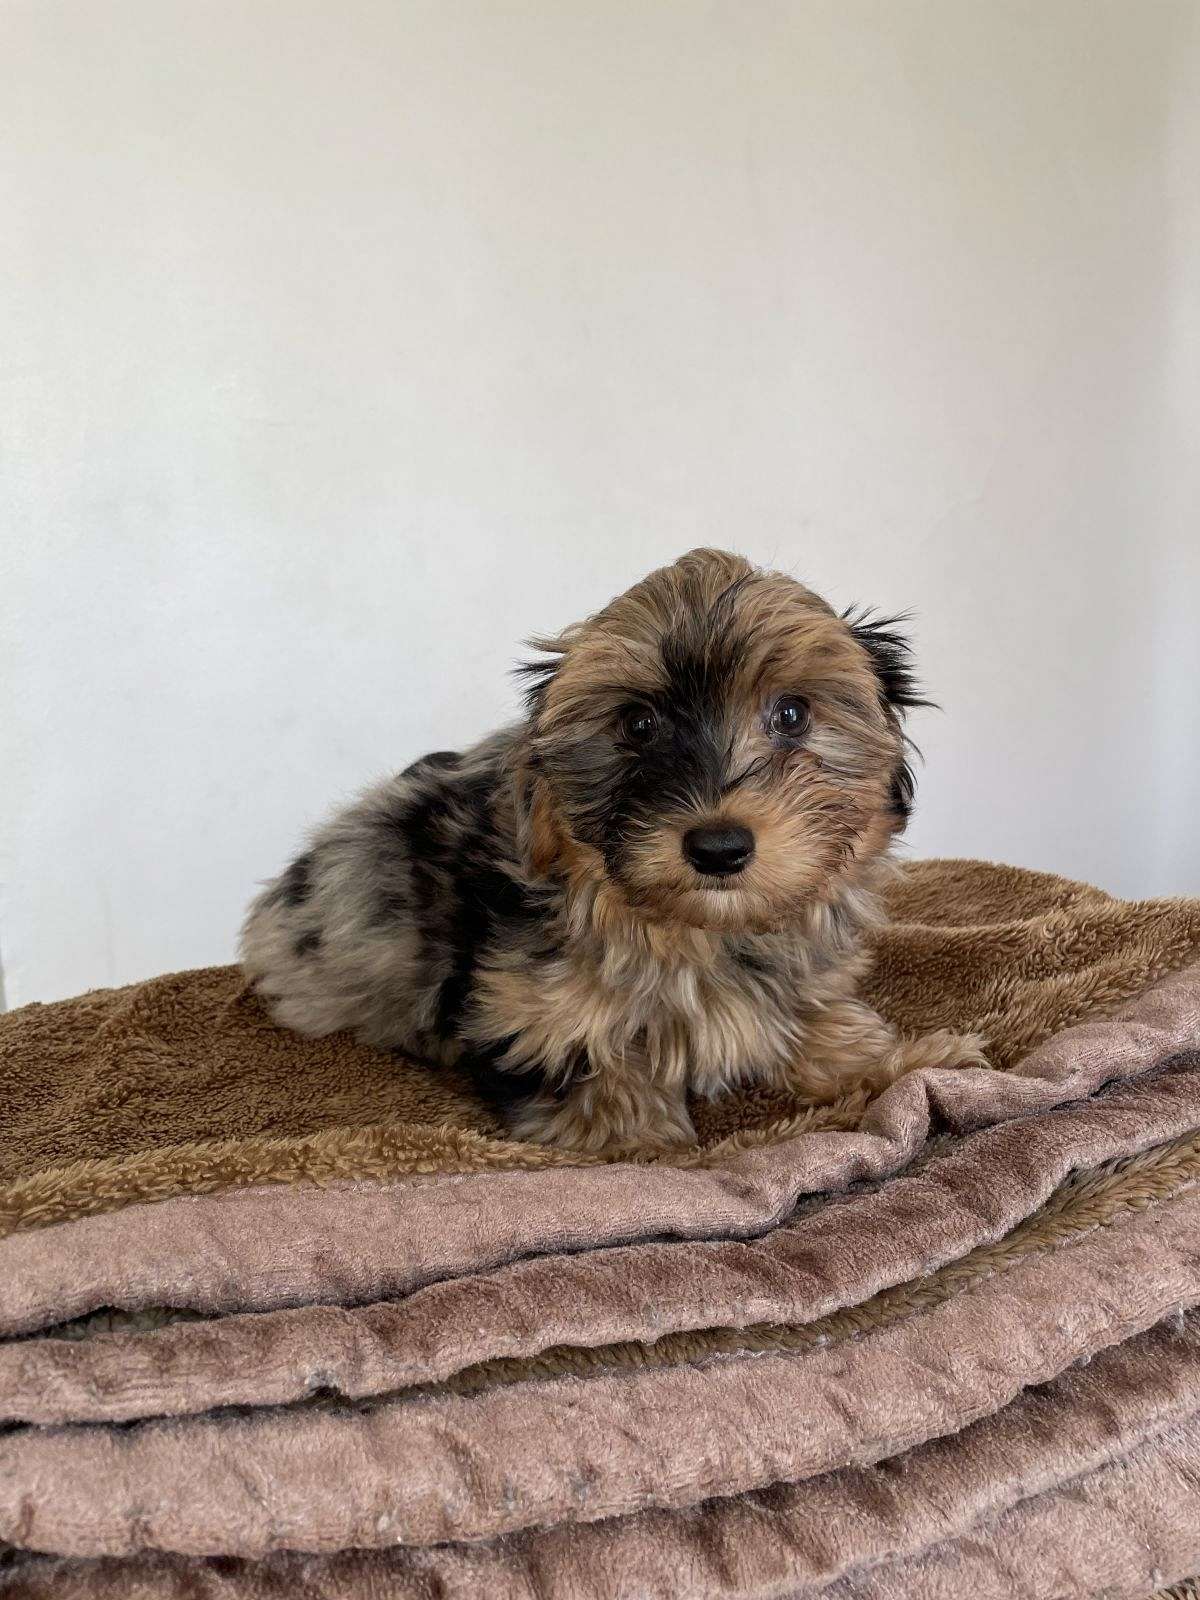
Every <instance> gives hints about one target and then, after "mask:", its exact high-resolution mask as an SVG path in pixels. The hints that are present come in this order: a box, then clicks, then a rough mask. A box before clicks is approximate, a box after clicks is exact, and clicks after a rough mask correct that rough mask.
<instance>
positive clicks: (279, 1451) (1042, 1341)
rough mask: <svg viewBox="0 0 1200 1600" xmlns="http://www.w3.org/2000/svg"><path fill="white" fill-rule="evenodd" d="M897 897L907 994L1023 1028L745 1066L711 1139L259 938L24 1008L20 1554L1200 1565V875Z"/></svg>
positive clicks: (326, 1584)
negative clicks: (467, 1043)
mask: <svg viewBox="0 0 1200 1600" xmlns="http://www.w3.org/2000/svg"><path fill="white" fill-rule="evenodd" d="M891 909H892V914H893V921H892V923H891V924H890V926H889V927H888V928H886V929H885V930H883V931H882V932H881V933H880V935H879V939H878V945H877V949H876V961H875V968H874V972H873V976H872V979H871V985H872V998H873V999H874V1000H875V1002H876V1003H877V1004H879V1005H880V1006H881V1008H882V1009H883V1010H884V1011H885V1012H886V1013H887V1014H888V1015H889V1016H891V1017H892V1018H893V1019H894V1020H895V1021H896V1023H897V1024H898V1025H899V1026H901V1027H902V1028H904V1029H906V1030H912V1031H918V1030H920V1029H922V1028H926V1027H935V1026H950V1027H956V1028H966V1029H972V1030H981V1031H983V1032H984V1033H985V1034H987V1035H988V1037H989V1040H990V1041H991V1044H990V1055H991V1058H992V1059H993V1060H995V1061H996V1062H997V1064H998V1066H999V1067H1000V1068H1001V1070H984V1069H968V1070H964V1071H961V1072H957V1073H955V1072H922V1073H918V1074H913V1075H912V1076H911V1077H910V1078H908V1079H905V1080H902V1081H901V1082H900V1083H898V1084H896V1085H894V1086H893V1087H892V1088H891V1089H889V1090H888V1091H887V1093H886V1094H884V1095H883V1096H881V1097H880V1098H879V1099H878V1100H877V1101H875V1102H873V1103H872V1104H870V1105H864V1104H863V1103H862V1102H861V1101H859V1100H857V1099H856V1098H855V1097H853V1096H847V1097H846V1099H845V1100H843V1101H842V1102H840V1103H838V1104H835V1105H834V1106H832V1107H820V1108H813V1107H806V1106H803V1105H798V1104H794V1103H791V1102H788V1101H786V1100H785V1099H783V1098H782V1097H778V1096H767V1095H761V1094H755V1093H748V1094H745V1095H741V1096H734V1097H731V1099H730V1101H728V1102H725V1103H722V1104H720V1105H718V1106H716V1107H710V1108H704V1107H700V1108H698V1116H697V1124H698V1127H699V1129H700V1132H701V1143H700V1145H699V1146H698V1147H697V1148H696V1149H695V1150H694V1151H692V1152H685V1153H683V1154H682V1155H681V1156H679V1157H678V1158H676V1159H673V1160H672V1161H671V1162H653V1163H642V1164H639V1163H631V1162H627V1161H625V1162H612V1163H605V1162H598V1161H596V1160H590V1161H586V1160H581V1159H578V1158H572V1157H569V1156H567V1155H565V1154H564V1153H562V1152H547V1151H544V1150H541V1149H539V1148H536V1147H529V1146H523V1145H519V1144H514V1143H512V1142H509V1141H506V1140H505V1139H504V1138H503V1137H502V1136H501V1130H500V1129H499V1128H498V1127H497V1126H496V1124H495V1123H494V1122H493V1121H492V1120H491V1119H490V1115H489V1113H488V1112H487V1111H486V1110H485V1109H483V1108H482V1107H479V1106H477V1105H476V1104H475V1102H474V1101H473V1100H472V1099H471V1097H470V1094H469V1092H468V1090H467V1089H466V1087H465V1086H464V1085H463V1084H461V1083H460V1082H458V1081H457V1080H456V1079H454V1077H453V1075H449V1076H448V1077H446V1078H445V1079H444V1080H443V1079H442V1078H440V1077H438V1076H436V1075H434V1074H431V1073H428V1072H426V1071H424V1069H421V1068H420V1067H417V1066H415V1065H412V1064H407V1063H403V1062H399V1061H396V1060H394V1059H393V1058H390V1057H387V1056H384V1055H381V1054H379V1053H377V1052H372V1051H364V1050H363V1048H362V1047H359V1046H356V1045H354V1044H353V1043H352V1042H351V1041H349V1040H347V1039H344V1038H335V1039H333V1040H327V1041H319V1042H318V1043H317V1044H315V1045H314V1044H312V1042H311V1041H309V1042H306V1041H298V1040H295V1039H293V1038H292V1037H291V1036H289V1035H283V1034H281V1033H279V1032H278V1030H275V1029H273V1028H271V1027H270V1025H269V1024H268V1023H267V1022H266V1020H265V1019H264V1017H263V1016H262V1014H261V1012H259V1011H258V1009H257V1007H256V1004H255V1002H254V1001H253V999H252V997H250V996H248V995H247V994H246V993H245V992H244V990H243V989H242V988H241V986H240V982H239V980H238V978H237V975H236V974H235V973H233V972H232V971H230V970H228V969H209V970H207V971H203V972H200V973H196V974H179V975H175V976H173V977H171V978H166V979H156V980H152V981H151V982H150V983H147V984H144V985H139V986H135V987H134V988H133V989H131V990H125V991H113V992H101V993H99V994H97V995H91V996H85V997H83V998H82V999H81V1000H79V1001H71V1002H64V1003H62V1004H61V1005H59V1006H47V1007H29V1008H26V1009H25V1010H24V1011H22V1012H17V1013H14V1014H12V1015H11V1016H10V1017H7V1018H4V1019H0V1090H2V1091H3V1093H4V1095H5V1097H6V1100H5V1103H6V1108H7V1105H8V1101H9V1099H10V1098H11V1103H12V1107H13V1117H12V1120H11V1121H10V1122H8V1123H6V1125H5V1128H4V1130H3V1131H2V1132H0V1233H6V1234H7V1236H6V1237H0V1595H4V1596H8V1595H22V1594H25V1595H30V1596H36V1595H42V1594H45V1595H49V1594H63V1595H66V1596H71V1595H77V1596H80V1597H81V1600H82V1597H84V1596H88V1597H93V1596H94V1597H100V1596H103V1595H109V1594H114V1595H115V1594H122V1595H126V1594H128V1595H132V1596H138V1595H146V1596H151V1595H179V1596H183V1595H189V1596H190V1595H210V1594H211V1595H213V1596H220V1597H222V1600H224V1597H230V1600H233V1597H235V1596H237V1597H243V1596H244V1597H247V1600H250V1597H254V1600H258V1597H263V1600H265V1597H267V1596H274V1595H277V1594H278V1595H284V1594H286V1595H288V1596H293V1595H295V1596H300V1597H304V1596H307V1595H312V1596H314V1597H316V1596H333V1595H338V1596H339V1597H341V1596H346V1597H349V1600H353V1597H354V1596H356V1595H361V1596H363V1597H364V1600H366V1597H368V1596H370V1597H372V1600H374V1597H376V1596H378V1595H385V1594H386V1595H393V1594H394V1595H396V1596H407V1595H412V1596H414V1597H415V1596H426V1595H428V1594H430V1593H435V1592H436V1593H439V1594H444V1595H463V1596H467V1595H473V1594H480V1595H488V1596H493V1595H495V1596H497V1597H501V1600H502V1597H505V1596H510V1595H511V1596H514V1597H516V1596H522V1597H524V1596H534V1595H542V1594H546V1593H553V1594H554V1595H555V1596H559V1595H564V1596H566V1597H567V1600H576V1597H578V1600H585V1597H591V1596H595V1597H597V1600H601V1597H604V1600H608V1597H610V1596H616V1595H626V1594H630V1595H632V1594H638V1595H654V1596H662V1597H664V1600H666V1597H678V1600H683V1597H685V1596H692V1595H714V1596H716V1595H720V1596H723V1597H728V1600H749V1597H751V1596H760V1595H761V1596H763V1597H765V1596H767V1595H771V1596H786V1595H795V1596H806V1597H807V1596H809V1595H816V1594H821V1595H823V1596H828V1597H830V1600H852V1597H858V1596H862V1597H864V1600H866V1597H878V1600H893V1597H895V1600H900V1597H901V1596H912V1597H916V1600H920V1597H921V1596H925V1595H928V1596H929V1597H931V1600H932V1597H934V1596H942V1595H946V1594H949V1593H951V1592H953V1593H972V1594H979V1595H983V1596H986V1595H992V1594H995V1595H996V1596H1000V1595H1006V1596H1007V1595H1024V1594H1028V1595H1030V1596H1033V1595H1044V1594H1049V1593H1053V1594H1061V1595H1063V1596H1071V1595H1081V1596H1082V1595H1085V1594H1091V1593H1096V1592H1099V1589H1098V1587H1097V1585H1102V1586H1103V1587H1104V1592H1105V1593H1106V1594H1112V1595H1114V1596H1123V1595H1128V1596H1147V1597H1148V1596H1150V1595H1151V1594H1153V1593H1154V1592H1155V1591H1156V1590H1159V1589H1162V1588H1164V1587H1165V1586H1167V1585H1168V1584H1171V1583H1174V1582H1177V1581H1179V1580H1182V1579H1185V1578H1188V1577H1190V1576H1191V1575H1193V1574H1195V1573H1198V1572H1200V1500H1198V1499H1197V1496H1198V1495H1200V1489H1198V1487H1197V1484H1198V1483H1200V1479H1197V1477H1196V1474H1195V1472H1194V1470H1193V1469H1192V1465H1191V1463H1192V1461H1193V1460H1194V1449H1195V1444H1196V1442H1197V1439H1200V1323H1198V1322H1197V1318H1198V1317H1200V1309H1194V1308H1200V905H1198V904H1197V903H1194V902H1187V901H1164V902H1144V903H1141V904H1136V905H1128V904H1125V903H1123V902H1119V901H1116V900H1113V899H1111V898H1110V897H1108V896H1106V895H1103V894H1101V893H1100V892H1099V891H1097V890H1094V889H1090V888H1088V887H1087V886H1084V885H1076V884H1069V883H1066V882H1065V881H1064V880H1060V879H1055V878H1052V877H1050V876H1048V875H1044V874H1030V873H1021V872H1019V871H1017V870H1016V869H1012V868H996V867H990V866H986V865H983V864H980V863H968V862H942V863H939V862H924V863H916V864H914V865H912V866H910V867H909V868H907V869H905V871H904V873H903V874H902V875H901V877H900V879H899V881H898V884H897V887H896V890H895V894H894V897H893V904H892V908H891ZM39 1074H40V1077H39ZM322 1083H323V1084H324V1091H323V1094H322V1088H321V1085H322ZM272 1097H275V1098H274V1100H273V1098H272ZM39 1108H40V1109H39ZM139 1119H140V1121H139ZM139 1126H140V1129H141V1131H140V1133H139V1131H138V1129H139ZM5 1549H7V1558H6V1557H5V1556H4V1554H3V1552H4V1551H5ZM1006 1585H1007V1586H1006Z"/></svg>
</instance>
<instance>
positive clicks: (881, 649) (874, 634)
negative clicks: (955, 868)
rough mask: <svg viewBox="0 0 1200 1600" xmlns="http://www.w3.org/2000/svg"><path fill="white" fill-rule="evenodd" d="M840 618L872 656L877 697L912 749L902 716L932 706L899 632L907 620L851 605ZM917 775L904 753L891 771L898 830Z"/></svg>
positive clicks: (909, 805)
mask: <svg viewBox="0 0 1200 1600" xmlns="http://www.w3.org/2000/svg"><path fill="white" fill-rule="evenodd" d="M842 620H843V621H844V622H845V623H846V624H847V625H848V627H849V629H850V632H851V633H852V634H853V635H854V637H855V638H856V639H857V640H858V642H859V644H861V645H862V647H863V649H864V650H865V651H866V652H867V654H868V656H870V658H871V666H872V668H873V669H874V672H875V677H876V678H877V680H878V682H879V699H880V703H881V704H882V706H883V709H884V711H885V712H886V713H887V716H888V719H889V721H891V722H892V723H893V725H894V726H895V727H896V729H897V731H899V732H900V735H901V738H902V739H903V741H904V743H903V749H904V750H905V751H909V750H912V751H915V750H916V746H915V745H914V744H913V742H912V740H911V739H909V738H907V737H906V736H905V735H904V733H903V725H904V718H905V715H906V714H907V713H908V712H909V711H911V710H913V709H914V708H915V707H916V706H932V705H933V704H934V702H933V701H932V700H926V699H925V697H924V696H923V695H922V694H921V692H920V686H919V685H918V683H917V679H916V674H915V672H914V669H913V659H912V645H911V644H910V643H909V641H908V636H907V634H905V633H903V632H901V629H902V627H903V626H904V624H905V623H906V622H907V621H908V620H909V619H908V617H907V615H904V616H899V617H877V616H874V615H873V614H872V613H871V612H870V611H869V610H868V609H867V608H866V607H863V606H857V607H856V606H851V607H850V608H849V610H847V611H843V612H842ZM915 789H916V778H915V777H914V775H913V769H912V765H911V763H910V761H909V759H908V756H907V754H905V755H903V756H902V757H901V759H900V761H899V762H898V764H897V766H896V769H895V771H894V772H893V774H892V787H891V795H890V805H891V810H892V815H893V816H894V817H895V818H896V826H897V830H899V829H901V828H903V827H904V825H905V823H906V822H907V821H908V819H909V817H910V815H911V814H912V803H913V793H914V791H915Z"/></svg>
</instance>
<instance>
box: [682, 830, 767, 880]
mask: <svg viewBox="0 0 1200 1600" xmlns="http://www.w3.org/2000/svg"><path fill="white" fill-rule="evenodd" d="M683 854H684V859H685V860H686V861H687V862H688V864H689V866H693V867H695V869H696V871H697V872H701V873H703V874H704V876H705V877H706V878H715V877H729V876H730V875H732V874H733V873H736V872H740V871H741V870H742V868H743V867H744V866H745V865H746V863H747V862H748V861H749V860H750V858H751V856H752V855H753V854H754V835H753V834H752V833H751V832H750V829H749V828H721V827H712V828H689V829H688V831H687V832H686V833H685V834H684V836H683Z"/></svg>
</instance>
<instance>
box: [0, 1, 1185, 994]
mask: <svg viewBox="0 0 1200 1600" xmlns="http://www.w3.org/2000/svg"><path fill="white" fill-rule="evenodd" d="M0 30H2V33H3V43H2V48H0V80H2V81H0V124H2V126H0V181H2V185H3V189H2V193H0V216H2V217H3V219H4V221H3V227H4V235H5V237H4V245H3V250H2V252H0V308H2V315H3V319H4V327H3V344H2V348H0V361H2V379H3V382H2V385H0V407H2V416H3V446H4V453H3V459H2V463H0V473H2V479H0V483H2V488H0V518H2V533H3V541H2V547H0V548H2V558H0V628H2V642H3V643H2V647H3V661H2V666H3V685H2V698H0V717H2V726H3V748H2V761H3V767H2V771H0V848H2V855H0V955H2V957H3V962H4V969H5V976H6V984H7V999H8V1003H9V1004H10V1005H13V1004H19V1003H22V1002H24V1001H28V1000H33V999H48V998H53V997H56V996H60V995H64V994H68V993H70V992H72V991H75V990H78V989H82V988H85V987H91V986H95V985H102V984H111V983H116V982H123V981H127V980H131V979H134V978H138V977H141V976H143V975H145V974H148V973H152V972H156V971H161V970H165V969H168V968H172V967H180V966H185V965H191V964H198V963H206V962H216V961H225V960H228V959H229V958H230V957H231V955H232V952H233V945H234V938H235V933H236V928H237V925H238V922H239V919H240V915H241V910H242V906H243V904H244V902H245V901H246V899H247V897H248V896H249V894H250V893H251V892H252V889H253V886H254V884H255V882H256V880H257V879H259V878H261V877H263V876H265V875H266V874H267V873H268V872H271V871H273V870H275V869H276V868H277V867H278V866H279V865H280V864H281V863H282V861H283V860H284V858H285V857H286V855H287V853H288V851H289V850H290V849H291V848H292V846H293V845H294V844H295V843H296V842H297V840H298V838H299V836H300V834H301V833H302V831H303V829H304V828H305V827H306V826H307V825H308V824H310V823H311V822H313V821H314V820H316V819H317V818H318V817H319V816H320V815H321V814H322V813H323V812H324V811H325V810H326V809H327V808H328V807H329V806H330V805H332V804H334V803H337V802H339V801H341V800H343V799H345V798H346V797H347V796H348V795H350V794H351V793H352V792H353V791H354V790H355V789H357V788H358V787H359V786H360V785H361V784H363V783H364V782H366V781H367V780H370V779H372V778H374V777H375V776H377V775H379V774H380V773H381V772H383V771H385V770H387V769H389V768H390V767H392V766H395V765H399V764H402V763H403V762H405V761H406V760H407V759H409V758H411V757H412V756H414V755H415V754H417V753H419V752H421V751H422V750H424V749H427V748H430V747H445V746H448V745H454V744H456V743H459V742H461V741H465V740H469V739H471V738H473V737H474V736H476V735H478V734H480V733H481V732H483V731H484V730H486V729H487V728H488V727H490V726H492V725H494V724H495V723H497V722H498V721H500V720H501V719H503V718H504V717H506V716H507V715H508V714H509V713H510V712H511V711H512V709H513V707H514V705H515V703H516V695H515V691H514V688H513V686H512V684H511V682H510V680H509V678H508V677H507V672H508V668H509V666H510V664H511V663H512V661H513V660H514V658H515V657H516V656H517V654H518V642H519V640H520V639H521V638H522V637H523V636H524V635H527V634H529V633H530V632H533V631H535V630H544V629H551V628H554V627H556V626H558V625H559V624H562V623H565V622H567V621H568V620H570V619H572V618H574V617H576V616H577V615H579V614H582V613H584V612H586V611H589V610H591V609H594V608H595V607H596V606H598V605H599V604H601V603H602V602H603V601H604V600H606V599H607V598H608V597H609V596H610V595H611V594H612V593H614V592H615V591H617V590H619V589H621V588H623V587H625V586H626V585H627V584H628V583H629V582H630V581H631V580H633V579H634V578H635V577H637V576H638V575H639V574H640V573H641V572H642V571H644V570H645V569H646V568H648V567H649V566H651V565H653V564H655V563H658V562H660V561H663V560H667V559H670V558H671V557H673V556H675V555H677V554H678V553H679V552H680V551H682V550H684V549H687V548H689V547H690V546H692V545H696V544H700V543H715V544H721V545H727V546H732V547H735V548H737V549H740V550H743V551H745V552H746V553H748V554H749V555H751V556H753V557H755V558H757V559H759V560H761V561H764V562H767V563H772V564H778V565H781V566H783V567H786V568H788V569H789V570H791V571H793V572H795V573H796V574H797V575H799V576H801V577H803V578H805V579H807V580H808V581H809V582H811V583H812V584H813V585H814V586H815V587H817V588H819V589H820V590H822V591H823V592H825V593H827V594H828V595H829V596H830V598H832V599H833V600H835V601H836V602H838V603H840V604H841V603H846V602H849V601H851V600H865V601H868V602H871V603H873V604H877V605H880V606H882V607H884V608H887V609H904V608H911V609H913V610H914V611H915V613H916V623H915V633H916V638H917V641H918V645H919V651H920V660H921V664H922V667H923V671H924V676H925V679H926V681H927V683H928V685H929V687H930V690H931V692H932V693H933V694H934V695H935V697H936V698H937V699H938V700H939V701H940V702H941V704H942V706H943V710H942V712H941V713H939V714H936V715H935V714H932V713H926V714H923V715H922V716H921V717H920V718H919V719H918V722H917V724H916V726H915V729H914V731H915V733H916V736H917V739H918V741H919V742H920V744H921V745H922V746H923V748H924V750H925V754H926V758H927V760H926V768H925V771H924V773H923V776H922V782H921V788H920V792H919V808H918V813H917V817H916V819H915V822H914V825H913V827H912V830H911V834H910V840H911V845H910V848H911V849H912V850H913V851H914V852H916V853H920V854H964V855H977V856H985V857H991V858H994V859H1004V860H1009V861H1014V862H1019V863H1024V864H1027V865H1031V866H1038V867H1046V868H1051V869H1054V870H1056V871H1060V872H1064V873H1068V874H1072V875H1075V876H1078V877H1082V878H1086V879H1090V880H1092V881H1094V882H1097V883H1100V884H1101V885H1103V886H1104V887H1106V888H1109V889H1111V890H1113V891H1116V892H1118V893H1120V894H1124V895H1149V894H1160V893H1182V892H1192V893H1196V892H1200V843H1198V839H1197V827H1196V817H1197V811H1198V809H1200V712H1198V704H1197V683H1198V682H1200V632H1198V629H1197V620H1196V619H1197V601H1198V598H1200V593H1198V591H1200V570H1198V569H1200V536H1198V534H1197V504H1198V503H1200V495H1198V491H1200V473H1198V468H1197V458H1196V435H1197V429H1198V425H1200V348H1198V347H1200V299H1198V296H1200V117H1198V114H1197V107H1198V106H1200V8H1198V7H1197V5H1196V4H1194V3H1179V4H1176V3H1172V0H1152V3H1149V4H1135V3H1133V0H1115V3H1114V0H875V3H872V0H717V3H711V0H706V3H701V0H527V3H524V4H516V3H513V4H510V3H504V0H431V3H418V0H387V3H372V0H338V3H337V4H332V3H329V0H321V3H320V4H311V3H309V4H306V3H303V0H288V3H286V4H283V3H274V0H236V3H228V4H221V3H216V0H203V3H201V0H168V3H166V4H164V3H162V0H91V3H89V4H85V5H81V4H79V3H78V0H8V3H7V4H6V5H5V6H4V8H3V13H2V20H0Z"/></svg>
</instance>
